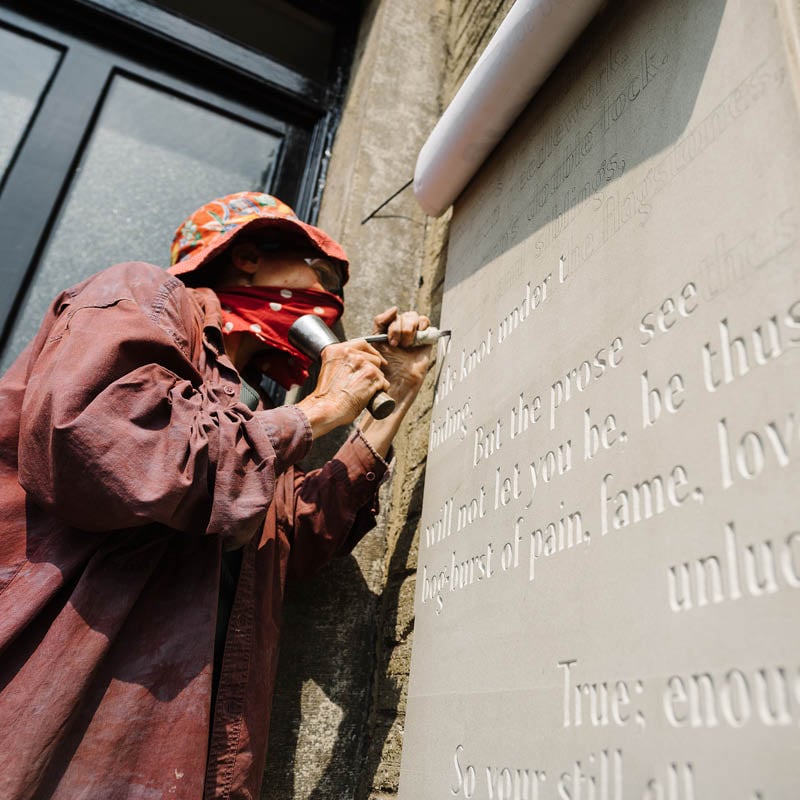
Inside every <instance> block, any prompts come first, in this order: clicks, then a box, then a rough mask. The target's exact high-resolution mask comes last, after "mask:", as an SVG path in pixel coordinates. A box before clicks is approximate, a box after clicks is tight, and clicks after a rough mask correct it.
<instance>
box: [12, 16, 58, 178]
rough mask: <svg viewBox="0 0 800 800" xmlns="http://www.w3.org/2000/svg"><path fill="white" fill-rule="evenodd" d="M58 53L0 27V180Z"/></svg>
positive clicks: (37, 103) (53, 49)
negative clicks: (1, 111) (0, 110)
mask: <svg viewBox="0 0 800 800" xmlns="http://www.w3.org/2000/svg"><path fill="white" fill-rule="evenodd" d="M59 56H60V53H59V51H58V50H56V49H55V48H54V47H48V46H47V45H44V44H40V43H39V42H35V41H33V40H32V39H28V38H26V37H24V36H20V35H18V34H16V33H12V32H11V31H9V30H6V29H5V28H0V108H2V109H3V113H2V115H0V180H2V178H3V175H4V174H5V171H6V169H7V168H8V165H9V164H10V163H11V159H12V158H13V156H14V152H15V151H16V149H17V146H18V145H19V143H20V142H21V140H22V137H23V136H24V134H25V130H26V129H27V127H28V123H29V122H30V120H31V117H32V116H33V115H34V113H35V112H36V108H37V106H38V105H39V99H40V98H41V96H42V93H43V92H44V89H45V87H46V86H47V82H48V80H49V79H50V76H51V75H52V74H53V70H54V69H55V68H56V65H57V64H58V59H59Z"/></svg>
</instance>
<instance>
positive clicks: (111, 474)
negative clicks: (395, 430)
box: [19, 273, 311, 545]
mask: <svg viewBox="0 0 800 800" xmlns="http://www.w3.org/2000/svg"><path fill="white" fill-rule="evenodd" d="M161 275H163V273H161ZM159 280H160V281H162V282H163V277H160V278H159ZM172 281H175V279H172ZM171 285H172V287H173V289H172V290H171V291H170V292H166V293H164V292H162V294H163V295H164V296H163V298H162V301H161V302H160V304H159V303H154V304H152V305H151V306H150V307H147V306H144V305H143V304H142V303H140V302H136V301H135V300H133V299H130V298H127V297H123V298H121V299H115V300H114V302H110V303H107V304H103V305H97V306H87V305H82V306H79V307H77V308H73V309H71V312H70V313H65V314H62V315H61V317H62V318H60V319H59V320H58V322H57V324H56V325H55V326H54V327H53V330H52V331H51V334H52V335H50V336H49V337H48V339H47V341H46V342H45V343H44V344H43V345H42V346H41V347H40V350H39V352H38V354H37V355H36V356H35V359H34V361H33V363H32V365H31V367H30V372H29V380H28V385H27V389H26V395H25V400H24V403H23V412H22V424H21V429H20V443H19V476H20V483H21V484H22V486H23V488H24V489H25V490H26V491H27V492H28V493H29V496H30V497H31V498H32V499H33V500H35V501H36V502H37V503H38V504H40V505H41V506H43V507H45V508H47V509H48V510H50V511H51V512H52V513H53V514H55V515H56V516H58V517H59V518H61V519H62V520H63V521H65V522H66V523H68V524H70V525H72V526H75V527H78V528H82V529H84V530H88V531H107V530H114V529H119V528H127V527H132V526H138V525H142V524H147V523H152V522H157V523H161V524H164V525H167V526H169V527H171V528H174V529H177V530H181V531H186V532H194V533H208V534H222V535H224V536H226V537H229V538H231V539H232V540H233V541H232V542H231V544H232V545H238V544H242V543H243V542H244V541H247V539H249V538H250V537H251V536H252V535H254V534H255V533H256V532H257V530H258V528H259V526H260V524H261V522H262V521H263V518H264V514H265V512H266V509H267V507H268V505H269V503H270V502H271V500H272V497H273V492H274V487H275V478H276V475H277V474H278V473H279V472H281V471H283V470H284V469H286V468H287V467H288V466H289V465H291V464H292V463H294V461H296V460H298V459H300V458H302V456H303V455H304V454H305V453H306V451H307V450H308V447H309V445H310V441H311V430H310V426H309V425H308V420H307V419H306V418H305V416H304V415H303V414H302V412H300V411H298V410H297V409H292V408H281V409H275V410H270V411H259V412H251V411H250V410H249V409H248V408H247V407H246V406H244V405H242V404H240V403H238V402H236V401H235V399H234V398H235V397H236V396H237V395H238V385H237V384H238V376H237V375H236V373H235V372H234V371H233V370H229V371H227V373H225V372H224V371H221V372H220V373H219V380H218V381H217V382H216V383H215V382H214V381H211V382H209V381H208V380H204V379H203V376H202V375H201V374H200V373H199V372H198V370H197V369H196V368H195V366H194V365H193V363H192V360H191V359H190V358H189V355H188V354H189V353H191V352H193V350H192V347H193V345H192V341H191V340H192V338H193V337H194V338H195V339H197V338H198V337H200V336H201V331H200V330H195V329H196V328H198V327H199V326H198V325H197V324H196V322H194V321H192V319H191V318H192V314H191V310H190V308H189V306H190V304H191V301H190V299H189V296H188V293H187V292H186V290H185V289H181V288H178V287H177V286H176V285H175V283H173V284H171Z"/></svg>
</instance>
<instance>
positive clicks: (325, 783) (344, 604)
mask: <svg viewBox="0 0 800 800" xmlns="http://www.w3.org/2000/svg"><path fill="white" fill-rule="evenodd" d="M423 484H424V473H422V474H420V475H419V477H418V478H417V481H416V483H415V486H414V489H413V492H412V495H411V500H410V508H409V514H408V516H407V518H406V521H405V524H404V525H403V528H402V530H401V532H400V535H399V537H398V539H397V542H396V546H395V548H394V550H393V553H392V556H391V560H390V564H389V569H388V574H389V575H390V576H391V577H390V579H389V581H388V582H387V585H386V588H385V589H384V591H383V593H382V595H380V596H379V595H377V594H375V593H374V592H372V591H371V590H370V589H369V587H368V586H367V584H366V582H365V581H364V578H363V575H362V574H361V569H360V568H359V566H358V564H357V563H356V560H355V558H354V557H353V556H347V557H346V558H344V559H339V560H337V561H336V562H334V563H333V564H331V566H330V567H329V568H327V569H326V570H325V571H324V573H322V574H321V575H320V576H318V577H317V578H316V579H313V580H311V581H307V582H304V583H303V584H302V585H298V586H296V587H295V588H294V589H293V590H292V591H291V593H290V598H289V602H287V605H286V615H285V619H284V628H285V630H287V631H292V633H291V634H290V635H288V636H286V637H285V639H284V644H283V646H282V648H281V661H280V667H279V676H278V691H277V692H276V696H275V701H274V704H273V713H272V720H273V721H272V730H271V733H270V750H269V755H268V759H267V760H268V764H267V769H266V773H265V776H264V789H263V790H262V800H288V799H289V798H301V797H302V798H304V799H305V798H308V800H334V799H335V800H341V798H357V800H361V798H366V797H368V796H369V792H370V790H371V788H372V787H373V786H374V785H375V783H376V780H377V775H378V771H379V769H380V766H381V755H382V753H383V749H384V748H383V744H384V742H385V740H386V737H387V735H388V733H389V731H390V730H391V728H392V725H393V723H394V722H395V720H396V719H397V707H398V704H399V701H400V696H401V693H402V687H401V686H400V685H398V683H397V682H396V680H394V679H392V678H391V677H389V675H388V666H389V660H390V658H391V655H392V652H393V650H394V647H395V646H396V645H397V644H398V643H399V642H402V641H404V640H407V638H408V637H409V636H410V634H411V630H403V631H398V632H397V634H395V631H396V629H397V611H398V607H399V600H400V591H401V588H402V585H403V579H404V578H406V577H408V575H409V574H410V573H409V571H408V570H406V568H405V564H407V562H408V558H409V554H410V551H411V546H412V543H413V541H414V535H415V532H416V528H417V523H418V521H419V516H420V511H421V507H422V490H423ZM347 609H349V610H350V614H349V615H348V614H347V613H346V610H347ZM381 609H382V610H383V612H384V613H383V614H380V613H379V612H380V610H381ZM377 618H380V619H381V620H382V628H381V629H380V630H378V631H377V632H376V631H375V630H374V627H375V620H376V619H377ZM365 630H367V631H369V632H370V633H371V634H373V635H372V636H369V637H367V638H361V639H359V637H358V634H359V633H362V634H363V632H364V631H365ZM302 631H305V632H312V633H313V639H311V640H309V639H308V638H305V637H303V636H302V635H296V634H297V633H298V632H302ZM354 643H357V646H354ZM376 675H377V676H378V685H377V687H373V680H372V679H373V676H376ZM309 681H313V683H314V684H315V685H316V687H318V690H319V691H321V692H322V693H324V695H325V697H326V698H327V702H328V703H329V704H330V705H331V706H332V707H333V708H335V711H333V714H332V715H333V716H338V717H340V719H339V722H338V728H337V735H336V739H335V741H334V742H333V744H332V747H331V743H330V742H329V741H328V726H327V725H326V726H325V727H324V729H323V730H320V731H318V732H316V733H317V734H318V736H319V738H315V732H314V731H310V730H308V725H305V726H304V727H303V730H302V732H301V722H302V709H301V705H302V699H303V691H304V687H306V688H307V686H308V682H309ZM371 705H372V708H373V713H372V715H371V716H370V706H371ZM326 722H327V720H326ZM315 758H316V759H319V760H322V759H323V758H324V759H325V760H327V765H326V766H325V767H324V769H320V763H309V762H308V759H315ZM315 776H316V777H315ZM312 784H313V785H312Z"/></svg>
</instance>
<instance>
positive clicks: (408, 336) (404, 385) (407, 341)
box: [373, 306, 431, 405]
mask: <svg viewBox="0 0 800 800" xmlns="http://www.w3.org/2000/svg"><path fill="white" fill-rule="evenodd" d="M430 324H431V321H430V320H429V319H428V317H426V316H423V315H421V314H418V313H417V312H416V311H406V312H404V313H402V314H401V313H399V312H398V309H397V307H396V306H393V307H392V308H388V309H386V311H384V312H383V313H382V314H378V316H376V317H375V319H374V328H373V332H374V333H386V334H388V335H389V344H388V346H387V345H379V346H378V350H380V352H381V354H382V355H383V357H384V359H385V361H386V364H385V366H384V367H383V372H384V374H385V375H386V377H387V379H388V381H389V389H388V390H387V391H388V392H389V394H390V395H391V396H392V397H393V398H394V399H395V401H396V402H397V403H398V405H401V404H406V403H407V402H408V401H410V400H413V399H414V397H416V395H417V392H418V391H419V388H420V386H422V382H423V380H424V379H425V373H426V372H427V371H428V366H429V364H430V356H431V346H430V345H428V346H425V347H414V346H413V344H414V337H415V336H416V335H417V331H418V330H419V331H424V330H425V329H426V328H428V327H430Z"/></svg>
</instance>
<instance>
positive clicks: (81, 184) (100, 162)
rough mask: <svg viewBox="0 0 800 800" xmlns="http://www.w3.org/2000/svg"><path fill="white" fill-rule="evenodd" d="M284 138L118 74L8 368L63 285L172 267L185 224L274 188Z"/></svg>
mask: <svg viewBox="0 0 800 800" xmlns="http://www.w3.org/2000/svg"><path fill="white" fill-rule="evenodd" d="M280 142H281V139H280V137H279V136H277V135H274V134H269V133H265V132H263V131H261V130H258V129H255V128H253V127H251V126H249V125H246V124H244V123H241V122H238V121H235V120H232V119H229V118H227V117H224V116H222V115H221V114H219V113H216V112H214V111H210V110H207V109H205V108H201V107H199V106H196V105H194V104H193V103H189V102H187V101H185V100H182V99H180V98H177V97H174V96H173V95H170V94H168V93H166V92H163V91H160V90H158V89H153V88H150V87H148V86H143V85H141V84H138V83H136V82H134V81H132V80H129V79H127V78H124V77H117V78H115V79H114V81H113V83H112V85H111V89H110V91H109V94H108V96H107V99H106V102H105V104H104V107H103V111H102V113H101V114H100V118H99V120H98V122H97V125H96V127H95V130H94V132H93V134H92V136H91V140H90V141H89V144H88V146H87V148H86V150H85V152H84V155H83V159H82V162H81V165H80V167H79V169H78V171H77V174H76V176H75V178H74V179H73V182H72V186H71V188H70V193H69V195H68V197H67V199H66V201H65V203H64V205H63V207H62V211H61V214H60V216H59V219H58V221H57V223H56V225H55V228H54V230H53V232H52V233H51V234H50V237H49V239H48V242H47V246H46V249H45V251H44V255H43V257H42V259H41V261H40V263H39V267H38V270H37V272H36V275H35V277H34V280H33V284H32V286H31V287H30V289H29V291H28V294H27V296H26V298H25V301H24V303H23V305H22V310H21V312H20V316H19V317H18V318H17V322H16V324H15V326H14V329H13V332H12V334H11V338H10V341H9V345H8V348H7V349H6V352H5V355H4V359H3V364H2V368H3V369H5V368H6V367H7V366H8V365H9V364H10V363H11V361H12V360H13V359H14V358H16V356H17V354H18V353H19V352H20V351H21V350H22V348H23V347H24V346H25V344H26V343H27V342H28V340H29V339H30V338H31V337H32V336H33V335H34V334H35V332H36V330H37V329H38V326H39V324H40V322H41V320H42V317H43V315H44V312H45V311H46V309H47V306H48V305H49V304H50V302H51V301H52V299H53V298H54V297H55V296H56V295H57V294H58V293H59V292H60V291H61V290H62V289H65V288H66V287H68V286H71V285H73V284H75V283H77V282H79V281H81V280H83V279H84V278H86V277H88V276H89V275H92V274H94V273H95V272H98V271H100V270H101V269H104V268H105V267H108V266H110V265H111V264H116V263H119V262H122V261H148V262H150V263H153V264H158V265H160V266H163V267H166V266H168V265H169V249H170V244H171V242H172V237H173V234H174V233H175V230H176V228H177V227H178V225H179V224H180V223H181V222H182V221H183V220H184V219H185V218H186V217H187V216H188V215H189V214H191V213H192V211H194V210H195V209H196V208H198V207H199V206H201V205H202V204H203V203H205V202H207V201H208V200H212V199H213V198H215V197H221V196H223V195H226V194H231V193H233V192H240V191H243V190H245V189H253V190H268V189H269V187H270V184H271V181H272V173H273V168H274V166H275V162H276V158H277V155H278V150H279V147H280Z"/></svg>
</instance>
